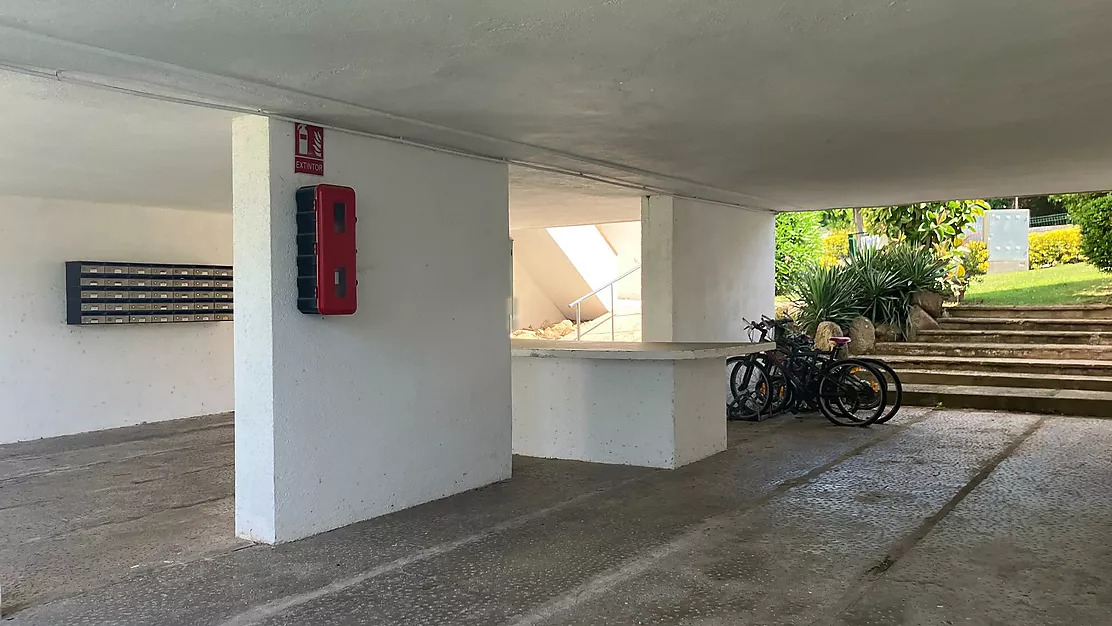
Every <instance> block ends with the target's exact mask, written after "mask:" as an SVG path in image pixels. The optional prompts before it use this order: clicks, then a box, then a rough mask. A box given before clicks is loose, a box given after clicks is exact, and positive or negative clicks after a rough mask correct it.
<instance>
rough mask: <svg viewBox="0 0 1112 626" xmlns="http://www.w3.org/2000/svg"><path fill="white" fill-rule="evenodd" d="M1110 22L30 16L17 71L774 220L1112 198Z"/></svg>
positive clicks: (208, 2)
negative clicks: (546, 170)
mask: <svg viewBox="0 0 1112 626" xmlns="http://www.w3.org/2000/svg"><path fill="white" fill-rule="evenodd" d="M1109 23H1112V2H1108V1H1107V0H1055V1H1042V2H1039V1H1034V0H1029V1H1023V2H1017V1H1016V0H977V1H975V2H971V1H969V0H829V1H826V2H803V1H798V2H785V1H784V0H745V1H744V2H742V1H738V0H703V1H701V2H674V1H670V0H638V1H637V2H633V1H632V0H625V1H623V0H561V1H560V2H552V1H541V0H481V1H480V0H461V1H458V2H442V1H441V0H376V1H374V2H365V1H359V0H330V1H329V2H319V1H316V0H282V1H279V0H271V1H269V2H254V3H246V2H228V1H226V0H191V1H190V2H182V1H180V0H145V1H144V2H134V1H133V0H50V1H44V0H7V1H6V2H5V3H4V7H3V8H2V9H0V63H7V64H15V65H23V66H34V67H37V68H43V69H45V70H47V71H61V75H62V76H63V77H65V78H66V79H68V80H86V81H94V82H102V83H112V84H117V85H123V86H126V87H128V88H132V89H138V90H142V91H155V92H158V93H162V94H174V95H178V96H183V97H186V98H188V99H192V100H208V101H217V102H221V103H225V104H229V105H233V106H236V107H248V108H256V109H260V110H264V111H267V112H272V113H274V114H279V115H283V116H288V117H296V118H301V119H308V120H316V121H320V122H323V123H326V124H330V125H334V126H338V127H342V128H351V129H355V130H361V131H368V132H374V133H381V134H386V135H392V136H404V137H406V138H409V139H412V140H416V141H420V142H425V143H429V144H435V145H442V146H450V147H454V148H458V149H462V150H465V151H469V152H473V153H477V154H484V155H490V156H497V157H503V158H509V159H515V160H520V161H527V162H530V163H540V164H545V165H548V166H554V167H557V168H562V169H566V170H572V171H577V172H586V173H590V174H592V175H595V176H598V177H602V178H608V179H615V180H620V181H622V182H624V183H627V184H632V185H643V186H646V187H649V188H652V189H657V190H668V191H672V192H676V193H683V194H687V195H692V196H697V197H705V198H710V199H716V200H720V201H725V202H731V203H736V204H742V205H747V206H754V207H765V208H778V209H791V208H824V207H829V206H850V205H871V204H887V203H893V202H899V201H910V200H920V199H934V198H946V197H960V196H979V195H986V196H993V195H1011V194H1020V195H1026V194H1034V193H1045V192H1053V191H1067V190H1081V189H1098V188H1101V189H1102V188H1108V187H1112V175H1110V172H1112V140H1110V139H1112V138H1110V136H1109V135H1110V134H1112V133H1110V130H1112V129H1110V124H1112V122H1110V116H1109V115H1108V112H1109V111H1110V110H1112V72H1109V71H1108V68H1109V67H1112V38H1110V37H1108V36H1107V32H1106V31H1107V25H1108V24H1109Z"/></svg>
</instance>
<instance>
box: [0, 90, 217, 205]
mask: <svg viewBox="0 0 1112 626" xmlns="http://www.w3.org/2000/svg"><path fill="white" fill-rule="evenodd" d="M0 102H3V105H2V109H0V111H2V114H0V195H17V196H32V197H44V198H62V199H70V200H88V201H92V202H105V203H117V204H136V205H141V206H163V207H174V208H192V209H207V210H216V211H221V210H228V209H229V208H230V206H231V195H232V191H231V189H232V140H231V132H230V130H229V129H230V123H231V122H230V120H231V114H229V113H226V112H223V111H213V110H210V109H202V108H199V107H189V106H184V105H177V104H169V103H165V102H159V101H156V100H147V99H142V98H136V97H134V96H127V95H123V94H118V93H112V92H109V91H104V90H100V89H93V88H90V87H80V86H75V85H67V84H64V83H60V82H57V81H48V80H44V79H40V78H30V77H27V76H20V75H18V74H11V73H7V72H0Z"/></svg>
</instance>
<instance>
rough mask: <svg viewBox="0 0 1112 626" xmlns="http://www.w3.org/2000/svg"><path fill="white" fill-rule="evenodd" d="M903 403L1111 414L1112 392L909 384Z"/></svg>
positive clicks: (1084, 414) (905, 387)
mask: <svg viewBox="0 0 1112 626" xmlns="http://www.w3.org/2000/svg"><path fill="white" fill-rule="evenodd" d="M903 391H904V404H907V405H912V406H943V407H948V408H961V409H997V410H1002V411H1022V412H1026V413H1053V414H1058V415H1083V416H1088V417H1112V392H1107V391H1079V390H1076V389H1020V388H1016V387H992V386H975V387H974V386H951V385H919V384H907V385H904V387H903Z"/></svg>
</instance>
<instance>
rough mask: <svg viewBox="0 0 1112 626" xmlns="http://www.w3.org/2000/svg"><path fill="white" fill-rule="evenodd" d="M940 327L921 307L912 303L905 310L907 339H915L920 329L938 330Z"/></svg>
mask: <svg viewBox="0 0 1112 626" xmlns="http://www.w3.org/2000/svg"><path fill="white" fill-rule="evenodd" d="M939 328H942V327H941V326H939V324H938V322H937V321H935V319H934V318H933V317H931V315H930V313H927V312H926V311H924V310H923V307H921V306H919V305H917V304H913V305H911V308H910V309H908V312H907V339H908V341H915V340H916V338H917V337H918V336H919V331H922V330H938V329H939Z"/></svg>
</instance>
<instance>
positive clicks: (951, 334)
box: [919, 320, 1112, 346]
mask: <svg viewBox="0 0 1112 626" xmlns="http://www.w3.org/2000/svg"><path fill="white" fill-rule="evenodd" d="M1110 321H1112V320H1110ZM919 341H920V342H922V343H1015V344H1076V345H1092V346H1112V330H1110V331H1100V332H1089V331H1084V330H952V329H949V328H946V329H943V330H923V331H919Z"/></svg>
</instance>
